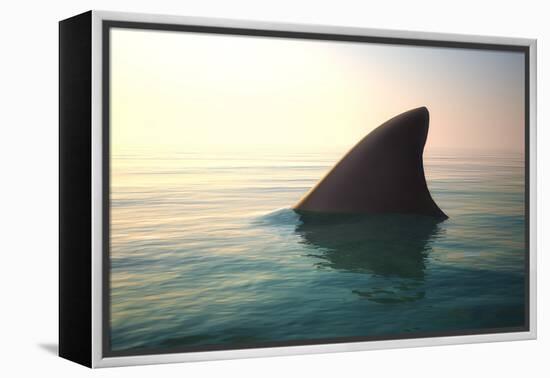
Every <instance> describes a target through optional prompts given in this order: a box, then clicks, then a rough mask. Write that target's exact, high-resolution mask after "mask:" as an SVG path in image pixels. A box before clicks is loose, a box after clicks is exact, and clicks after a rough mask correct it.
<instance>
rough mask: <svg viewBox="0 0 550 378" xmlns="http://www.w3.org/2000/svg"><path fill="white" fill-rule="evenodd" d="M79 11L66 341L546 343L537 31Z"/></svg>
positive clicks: (66, 60) (165, 358) (349, 346)
mask: <svg viewBox="0 0 550 378" xmlns="http://www.w3.org/2000/svg"><path fill="white" fill-rule="evenodd" d="M59 26H60V29H59V30H60V34H59V37H60V39H59V43H60V50H59V51H60V55H59V58H60V59H59V69H60V72H59V73H60V76H59V77H60V83H59V85H60V87H59V89H60V101H59V105H60V108H59V115H60V122H59V123H60V249H59V262H60V270H59V275H60V276H59V288H60V292H59V295H60V297H59V300H60V302H59V303H60V308H59V320H60V327H59V330H60V331H59V348H60V349H59V353H60V355H61V356H62V357H65V358H67V359H70V360H73V361H75V362H78V363H80V364H83V365H86V366H90V367H107V366H121V365H135V364H147V363H163V362H179V361H199V360H210V359H226V358H238V357H251V356H273V355H288V354H299V353H320V352H337V351H351V350H366V349H375V348H393V347H410V346H424V345H442V344H453V343H471V342H488V341H501V340H519V339H530V338H535V337H536V323H535V322H536V317H535V315H536V295H535V293H536V291H535V282H536V279H535V278H536V277H535V275H536V264H535V251H536V245H535V242H536V237H535V230H536V223H535V222H536V160H535V157H536V150H535V147H536V135H535V134H536V133H535V130H536V129H535V121H536V108H535V104H536V77H535V73H536V42H535V40H530V39H518V38H503V37H483V36H465V35H448V34H435V33H417V32H405V31H388V30H370V29H357V28H343V27H328V26H318V25H293V24H274V23H263V22H253V21H246V22H245V21H235V20H220V19H202V18H188V17H176V16H159V15H145V14H129V13H114V12H97V11H90V12H87V13H84V14H81V15H78V16H75V17H73V18H69V19H67V20H64V21H61V22H60V24H59Z"/></svg>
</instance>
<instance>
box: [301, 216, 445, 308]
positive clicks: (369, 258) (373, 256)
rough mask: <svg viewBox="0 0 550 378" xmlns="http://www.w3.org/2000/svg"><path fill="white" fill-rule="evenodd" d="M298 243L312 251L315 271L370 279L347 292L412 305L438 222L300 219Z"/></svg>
mask: <svg viewBox="0 0 550 378" xmlns="http://www.w3.org/2000/svg"><path fill="white" fill-rule="evenodd" d="M300 220H301V223H300V224H299V225H298V226H297V227H296V233H297V234H298V235H300V237H301V239H302V242H303V243H305V244H308V245H311V246H313V247H315V250H316V251H318V252H316V253H312V254H310V256H311V257H313V258H315V260H316V261H315V263H314V264H315V266H317V267H319V268H331V269H335V270H339V271H344V272H352V273H365V274H368V275H369V276H370V279H369V280H368V282H366V283H365V287H362V288H357V287H355V288H352V291H353V292H354V293H355V294H357V295H359V296H361V297H363V298H367V299H369V300H371V301H375V302H381V303H390V302H404V301H414V300H418V299H420V298H422V297H423V296H424V291H423V288H422V287H423V281H424V274H425V268H426V262H425V260H426V257H427V254H428V253H429V251H430V249H431V247H430V240H432V239H433V238H435V237H436V236H437V234H438V233H440V232H441V229H440V226H439V223H440V222H439V221H438V220H436V219H434V218H431V217H425V216H416V215H393V214H392V215H387V214H385V215H361V216H337V215H326V214H323V215H321V214H311V213H307V214H300Z"/></svg>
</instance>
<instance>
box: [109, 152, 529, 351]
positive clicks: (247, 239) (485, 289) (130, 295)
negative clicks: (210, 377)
mask: <svg viewBox="0 0 550 378" xmlns="http://www.w3.org/2000/svg"><path fill="white" fill-rule="evenodd" d="M340 155H341V154H340V153H336V154H335V153H307V154H305V153H294V154H285V155H281V154H271V153H223V154H218V155H214V154H212V155H205V154H197V153H171V154H165V155H162V156H161V155H159V156H154V155H153V156H152V155H151V154H148V155H147V157H143V156H139V155H136V154H127V155H118V156H114V157H113V158H112V163H111V164H112V179H111V180H112V182H111V190H112V193H111V196H112V202H111V205H112V209H111V346H112V350H113V351H115V352H116V351H118V352H122V351H129V350H161V349H162V350H169V349H185V348H196V349H201V348H208V347H212V346H227V347H239V346H247V345H253V344H268V343H272V342H287V343H292V342H294V341H300V340H327V339H337V338H346V337H368V336H375V337H392V336H403V335H410V336H413V335H419V334H425V333H430V332H436V333H437V332H438V333H446V332H447V333H452V332H468V331H473V330H490V329H494V328H503V327H518V326H522V325H523V323H524V300H525V297H524V292H525V287H524V279H525V275H524V254H525V238H524V228H525V223H524V222H525V219H524V171H523V170H524V163H523V156H522V155H519V154H517V155H515V154H485V155H479V154H466V153H461V154H457V153H455V154H432V155H429V156H425V159H424V160H425V170H426V176H427V180H428V186H429V188H430V190H431V192H432V196H433V197H434V199H435V201H436V202H437V203H438V205H439V206H440V207H441V209H443V211H444V212H445V213H447V215H449V219H448V220H446V221H444V222H442V223H435V222H433V221H432V220H431V219H429V218H423V217H416V216H403V215H384V216H368V217H359V218H353V217H351V218H344V219H333V218H329V219H324V218H321V219H314V220H312V221H306V222H304V221H303V220H302V219H300V217H299V216H298V215H297V214H296V213H294V212H293V211H292V210H290V207H291V206H292V205H293V204H295V203H296V202H297V201H298V200H299V199H300V197H301V196H302V195H304V194H305V193H306V192H307V191H308V190H309V189H310V188H311V187H312V186H313V185H314V184H315V183H316V182H317V181H318V180H319V179H320V178H321V177H322V176H323V175H324V174H325V173H326V172H327V171H328V169H330V167H332V165H333V164H334V163H335V162H336V161H337V160H338V159H339V157H340Z"/></svg>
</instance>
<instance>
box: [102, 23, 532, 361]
mask: <svg viewBox="0 0 550 378" xmlns="http://www.w3.org/2000/svg"><path fill="white" fill-rule="evenodd" d="M313 27H314V26H312V28H313ZM113 28H120V29H138V30H152V31H176V32H191V33H206V34H221V35H236V36H237V35H238V36H252V37H272V38H289V39H302V40H323V41H334V42H362V43H371V44H385V45H396V46H403V45H405V46H417V47H441V48H461V49H474V50H492V51H509V52H521V53H523V54H524V57H525V61H524V65H525V67H524V68H525V76H524V87H525V95H524V98H525V104H524V113H525V121H524V122H525V125H524V128H525V134H524V135H525V137H524V138H525V140H524V144H525V146H524V169H525V172H524V177H525V192H524V201H525V202H524V212H525V220H524V225H525V233H524V239H525V240H524V242H525V255H524V265H525V266H524V287H525V311H524V321H525V324H524V326H521V327H506V328H490V329H472V330H462V331H452V332H416V333H407V334H396V335H386V336H357V337H339V338H329V339H311V340H287V341H280V342H279V341H276V342H267V343H256V344H248V345H238V346H231V345H228V344H221V345H203V346H197V347H179V348H178V347H176V348H156V349H153V348H139V349H129V350H124V351H112V350H111V343H110V323H111V316H110V315H111V303H110V295H111V286H110V274H111V264H110V236H111V235H110V159H111V155H110V124H109V122H110V30H111V29H113ZM101 31H102V33H101V38H102V100H101V101H102V127H101V128H102V135H103V136H102V152H103V156H102V180H103V184H102V187H103V188H102V190H103V198H102V214H103V217H102V227H103V230H102V231H103V241H102V277H103V278H102V289H101V290H102V292H101V297H102V309H103V310H102V314H101V315H102V319H101V323H102V335H101V336H102V341H101V342H102V357H125V356H143V355H158V354H174V353H191V352H207V351H223V350H242V349H258V348H276V347H292V346H307V345H323V344H340V343H350V342H367V341H386V340H388V341H389V340H406V339H420V338H433V337H449V336H468V335H484V334H496V333H513V332H528V331H530V315H531V314H530V302H531V300H530V299H531V298H530V292H531V290H530V269H529V267H530V194H529V192H530V140H529V138H530V126H531V125H530V111H531V109H530V79H531V77H530V73H531V72H530V46H523V45H513V44H498V43H481V42H458V41H443V40H435V39H419V38H398V37H379V36H365V35H355V34H334V33H319V32H302V31H285V30H267V29H254V28H237V27H221V26H202V25H187V24H170V23H152V22H151V23H150V22H137V21H136V22H134V21H118V20H103V21H102V26H101ZM405 33H406V32H403V34H405ZM449 37H450V38H452V36H449Z"/></svg>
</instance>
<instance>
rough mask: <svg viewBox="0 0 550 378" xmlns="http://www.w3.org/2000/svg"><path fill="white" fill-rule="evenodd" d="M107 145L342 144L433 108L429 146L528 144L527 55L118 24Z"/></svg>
mask: <svg viewBox="0 0 550 378" xmlns="http://www.w3.org/2000/svg"><path fill="white" fill-rule="evenodd" d="M110 64H111V104H110V106H111V119H110V125H111V148H112V151H113V154H115V155H116V154H119V153H120V154H122V153H125V152H130V151H139V150H143V149H147V150H149V151H150V150H155V151H157V152H162V151H174V150H177V151H204V152H210V151H218V150H224V149H250V148H251V149H273V150H276V151H279V152H284V151H286V150H289V151H298V150H306V151H322V150H324V149H334V150H342V151H345V150H347V149H349V148H350V147H352V146H353V145H354V144H355V143H357V142H358V141H359V140H360V139H361V138H363V137H364V136H365V135H366V134H368V133H369V132H370V131H371V130H373V129H374V128H376V127H377V126H378V125H380V124H381V123H383V122H384V121H386V120H388V119H390V118H392V117H393V116H395V115H398V114H400V113H402V112H404V111H407V110H409V109H413V108H416V107H419V106H426V107H427V108H428V110H429V112H430V131H429V135H428V141H427V144H426V151H428V152H429V151H440V150H444V151H452V150H485V151H493V150H504V151H516V152H523V146H524V111H525V109H524V57H523V54H522V53H519V52H497V51H485V50H473V49H457V48H440V47H417V46H397V45H387V44H385V45H384V44H370V43H358V42H335V41H317V40H315V41H312V40H300V39H289V38H274V37H251V36H230V35H214V34H204V33H190V32H172V31H151V30H135V29H121V28H114V29H111V62H110Z"/></svg>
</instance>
